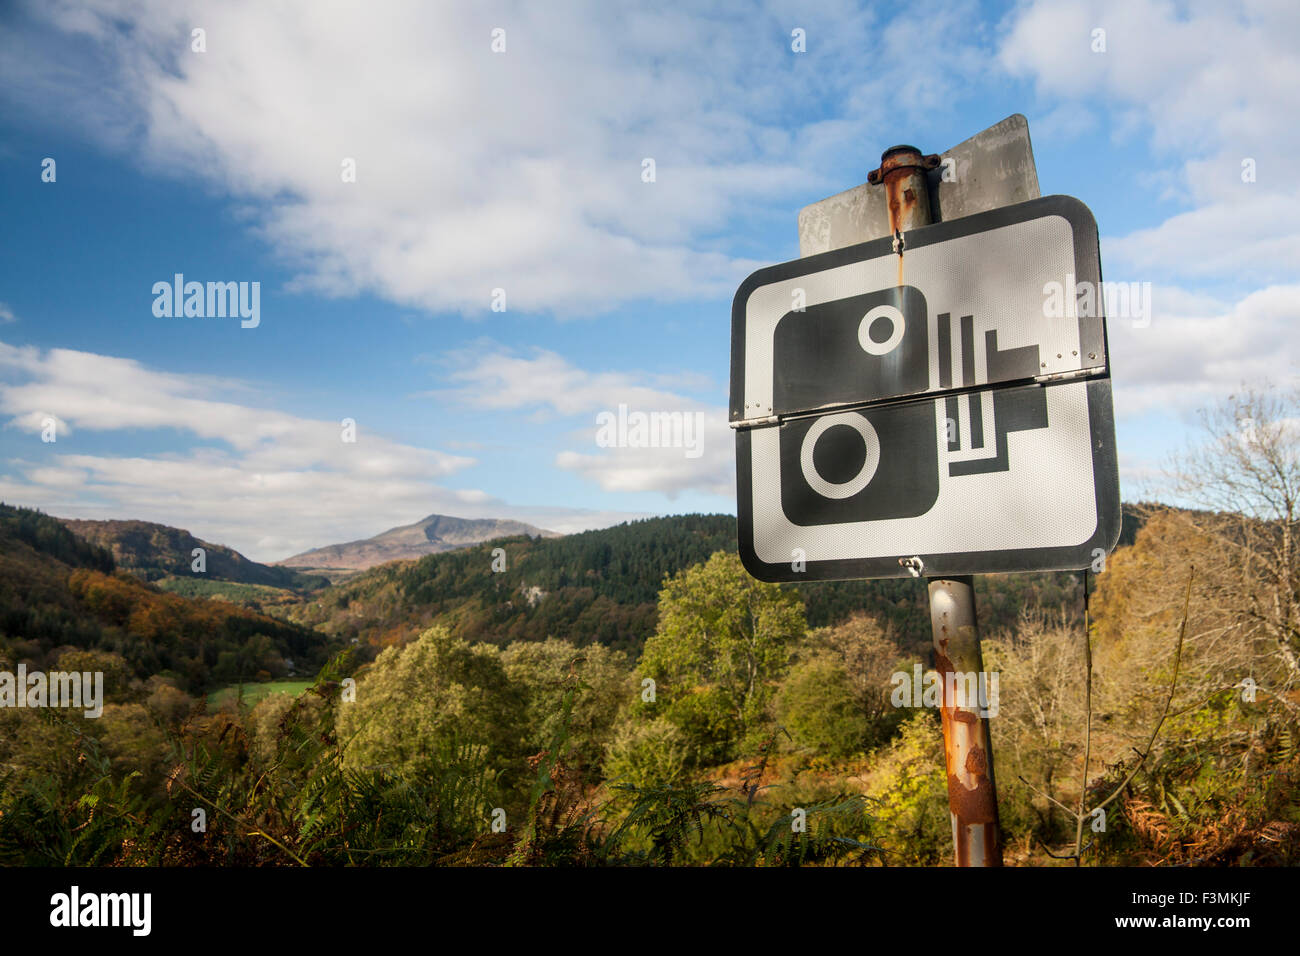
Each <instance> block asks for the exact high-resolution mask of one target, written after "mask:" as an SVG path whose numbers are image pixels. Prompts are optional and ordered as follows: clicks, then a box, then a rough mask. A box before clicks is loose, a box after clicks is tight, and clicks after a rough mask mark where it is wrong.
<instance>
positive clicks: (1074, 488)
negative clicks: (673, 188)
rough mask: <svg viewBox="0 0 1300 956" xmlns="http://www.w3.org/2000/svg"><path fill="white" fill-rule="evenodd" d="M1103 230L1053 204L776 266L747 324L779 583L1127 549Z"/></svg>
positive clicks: (736, 315)
mask: <svg viewBox="0 0 1300 956" xmlns="http://www.w3.org/2000/svg"><path fill="white" fill-rule="evenodd" d="M1103 298H1104V290H1103V288H1102V287H1101V284H1100V265H1099V261H1098V253H1097V227H1096V223H1095V222H1094V221H1093V218H1092V215H1091V213H1089V211H1088V209H1087V208H1086V207H1085V206H1084V205H1083V204H1082V203H1080V202H1078V201H1077V200H1074V199H1070V198H1068V197H1064V196H1049V197H1047V198H1044V199H1036V200H1032V201H1030V202H1026V203H1021V204H1019V205H1016V206H1009V207H1005V208H1002V209H997V210H994V211H992V212H988V213H981V214H978V215H975V216H968V217H966V218H963V219H959V220H954V221H952V222H946V223H938V224H935V225H932V226H926V227H924V228H921V229H917V230H914V231H912V232H910V233H907V234H905V235H904V236H903V253H902V255H899V254H898V253H897V252H896V251H895V249H894V246H893V241H892V239H882V240H878V241H874V242H868V243H863V244H861V245H857V246H850V247H848V248H844V249H839V250H835V251H833V252H828V253H825V254H822V255H817V256H812V257H809V258H806V259H799V260H796V261H794V262H790V263H785V264H783V265H779V266H773V267H771V268H767V269H763V270H760V271H759V272H756V273H755V274H754V275H752V276H750V278H749V279H747V280H746V281H745V283H744V284H743V285H742V286H741V288H740V291H739V292H738V293H737V294H736V299H735V304H734V306H733V311H732V369H731V375H732V379H731V422H732V425H733V426H734V427H735V428H736V429H737V433H736V456H737V461H736V464H737V467H736V473H737V509H738V515H739V519H740V520H739V527H740V553H741V557H742V559H743V560H744V562H745V566H746V567H747V568H748V569H749V571H750V573H751V574H753V575H754V576H755V577H758V578H760V579H763V580H769V581H797V580H806V579H810V578H811V579H829V578H865V577H899V576H906V575H908V574H924V575H926V576H940V575H954V574H972V573H980V572H993V571H1029V570H1049V569H1079V568H1084V567H1088V566H1089V565H1091V564H1093V563H1094V562H1095V561H1096V560H1097V559H1098V558H1099V557H1100V556H1101V555H1104V554H1105V553H1107V552H1108V551H1110V550H1111V549H1112V548H1113V547H1114V546H1115V543H1116V541H1117V540H1118V537H1119V524H1120V517H1119V484H1118V478H1117V471H1116V461H1115V439H1114V422H1113V416H1112V411H1111V399H1110V380H1109V368H1108V365H1107V355H1106V335H1105V321H1104V318H1103V302H1102V299H1103Z"/></svg>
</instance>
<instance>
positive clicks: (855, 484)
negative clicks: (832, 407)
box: [799, 412, 880, 499]
mask: <svg viewBox="0 0 1300 956" xmlns="http://www.w3.org/2000/svg"><path fill="white" fill-rule="evenodd" d="M836 425H848V426H849V427H850V428H852V429H853V430H854V431H856V432H857V433H858V434H859V435H861V436H862V444H863V445H864V446H866V456H865V460H864V461H863V462H862V469H861V470H860V471H859V472H858V473H857V475H856V476H854V477H853V478H850V479H849V480H848V481H840V482H833V481H827V480H826V479H825V478H823V477H822V476H821V474H820V473H818V471H817V464H816V462H814V461H813V452H814V450H815V449H816V447H817V439H819V438H821V436H822V435H824V434H825V433H826V431H827V430H828V429H830V428H833V427H835V426H836ZM799 466H800V468H801V470H802V471H803V477H804V481H806V482H808V487H809V488H811V489H812V490H813V491H815V492H817V494H819V495H821V496H822V497H823V498H835V499H840V498H851V497H853V496H854V495H856V494H857V493H858V492H859V491H861V490H862V489H863V488H865V487H867V485H868V484H870V483H871V479H872V478H874V477H875V474H876V468H878V467H879V466H880V436H878V435H877V434H876V429H875V428H874V427H872V424H871V422H869V421H867V418H866V416H865V415H862V414H859V413H858V412H844V413H843V414H841V415H827V416H825V417H824V418H819V419H817V421H816V422H814V423H813V426H812V427H811V428H809V429H808V433H807V434H806V435H804V436H803V445H802V447H800V449H799Z"/></svg>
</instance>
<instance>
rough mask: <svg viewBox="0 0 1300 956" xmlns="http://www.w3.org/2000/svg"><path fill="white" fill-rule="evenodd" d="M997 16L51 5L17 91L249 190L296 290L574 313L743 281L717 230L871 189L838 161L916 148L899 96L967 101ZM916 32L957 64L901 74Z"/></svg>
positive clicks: (22, 43) (249, 206)
mask: <svg viewBox="0 0 1300 956" xmlns="http://www.w3.org/2000/svg"><path fill="white" fill-rule="evenodd" d="M977 12H978V11H977V10H976V8H975V6H974V5H973V4H967V3H963V4H958V5H957V6H956V7H953V8H950V9H948V10H945V11H943V12H942V13H937V12H934V13H931V14H928V15H927V17H926V18H924V21H921V20H917V19H916V18H914V17H912V16H910V15H903V16H900V17H897V18H896V19H894V20H893V21H890V22H887V23H886V22H881V20H880V18H879V16H878V15H877V14H876V13H873V12H872V11H871V10H868V9H863V8H862V6H861V5H860V4H857V3H854V2H851V0H822V2H818V3H799V4H794V3H787V2H782V0H769V2H767V3H762V4H753V3H747V2H741V0H716V2H711V3H708V4H705V5H703V6H699V5H694V6H692V7H691V8H690V9H689V10H686V9H676V8H674V6H673V5H663V4H658V5H647V6H644V7H642V8H641V9H634V8H631V7H629V6H628V5H625V4H608V3H602V2H599V0H583V2H572V3H564V4H535V3H525V2H504V3H475V4H469V3H457V4H438V5H431V4H426V3H418V2H371V3H366V4H345V3H331V2H301V3H292V4H267V3H260V2H231V3H226V4H221V5H214V4H208V3H199V2H197V0H93V2H89V3H85V2H80V3H71V2H57V0H56V2H51V3H47V4H40V5H36V4H33V5H32V6H31V7H30V17H31V18H32V19H33V20H35V21H37V23H38V24H41V25H43V26H42V27H41V28H40V29H39V30H34V31H28V33H32V32H35V33H36V34H37V35H35V36H29V35H22V36H14V37H11V38H9V39H8V40H6V39H5V38H3V37H0V97H3V96H5V92H3V91H4V90H6V89H10V90H12V91H14V92H13V94H11V97H10V98H11V101H12V105H13V107H14V108H15V109H29V110H30V109H32V108H33V107H32V105H31V104H33V103H38V104H41V105H42V112H44V113H46V114H48V115H66V116H68V117H69V120H68V123H69V124H70V125H72V124H75V126H76V127H77V129H78V131H79V132H81V133H83V134H85V135H90V136H92V137H95V138H96V139H98V140H100V141H103V142H107V143H109V144H111V145H112V146H113V147H115V148H117V149H122V150H130V151H131V152H132V153H133V154H134V157H135V158H136V160H137V161H138V162H141V163H142V164H144V165H146V166H149V167H151V168H153V169H154V170H156V171H163V172H171V173H173V174H175V175H178V176H182V177H190V176H198V177H201V178H202V179H203V180H206V181H208V182H210V183H212V184H214V185H216V186H217V188H219V189H221V190H223V191H224V192H226V193H228V194H229V195H231V196H233V197H236V198H238V199H241V200H244V201H245V202H246V208H245V210H244V212H245V213H246V214H247V219H248V221H249V223H250V225H251V227H252V228H254V229H255V230H256V231H257V232H258V233H259V234H260V235H262V236H264V237H265V238H266V240H267V241H268V242H270V243H271V244H272V245H273V247H274V248H275V249H276V250H277V252H278V253H280V254H281V255H283V256H284V257H285V259H286V260H288V261H289V262H290V263H292V264H293V265H294V266H295V267H296V268H297V269H298V277H297V279H296V281H295V283H294V284H293V286H294V288H301V289H312V290H316V291H319V292H323V293H327V294H337V295H352V294H356V293H359V292H373V293H376V294H378V295H380V296H382V297H385V298H387V299H389V300H391V301H394V302H398V303H401V304H405V305H410V306H415V307H420V308H425V309H430V310H457V311H463V312H464V313H466V314H469V315H481V316H484V317H490V316H491V313H490V311H488V307H489V301H490V295H491V291H492V290H493V289H495V288H504V289H505V290H506V292H507V301H508V305H509V307H510V308H511V309H512V310H533V309H542V310H550V311H552V312H554V313H555V314H556V315H557V316H559V317H569V316H572V315H577V314H584V313H594V312H599V311H603V310H606V309H608V308H611V307H613V306H615V305H617V304H618V303H620V302H623V301H628V300H645V299H650V300H666V299H691V298H698V297H701V296H706V297H726V296H729V295H730V294H731V293H732V292H733V291H734V289H735V286H736V284H737V283H738V282H739V280H740V279H742V278H743V277H744V275H746V274H747V273H749V272H751V271H753V269H755V268H757V267H758V266H759V265H761V264H762V263H758V262H754V261H749V260H748V259H745V258H743V257H738V256H736V255H735V253H734V252H733V251H729V250H728V249H727V248H726V246H725V245H723V244H720V243H719V242H718V237H719V236H720V235H723V234H725V230H726V228H727V227H728V226H729V225H731V224H732V223H733V220H734V219H736V218H742V219H744V218H746V217H752V216H754V215H760V216H761V215H767V214H768V213H769V212H770V211H771V210H773V209H777V208H783V209H784V210H786V212H785V213H783V214H784V215H787V216H788V215H789V211H790V210H792V209H793V208H794V207H795V206H796V205H798V204H800V203H801V202H803V201H807V198H808V197H809V196H810V195H814V196H815V195H817V194H818V193H821V194H823V195H824V194H828V193H831V192H835V191H838V190H839V189H842V188H844V187H845V186H846V185H850V183H844V182H830V181H826V180H825V179H824V178H823V177H825V176H826V174H827V172H828V171H829V170H830V168H831V166H832V164H833V163H836V164H842V163H843V157H844V156H845V155H858V154H859V153H860V151H861V149H862V148H863V143H864V142H865V143H872V142H874V143H876V144H877V146H878V147H883V146H885V145H889V143H891V142H893V140H894V137H896V136H897V135H898V133H897V132H889V131H885V130H882V129H881V124H880V120H882V119H884V118H893V119H894V120H895V121H896V117H894V116H893V113H894V108H893V106H892V105H891V104H892V103H893V102H895V100H894V99H893V98H894V97H897V98H898V100H899V101H904V102H907V103H909V104H910V105H911V106H913V107H915V108H918V109H920V108H925V109H935V110H952V109H953V108H954V103H955V102H956V100H957V99H958V98H959V95H960V90H961V89H962V81H963V78H964V77H967V76H970V75H973V74H974V75H977V74H978V73H980V72H982V71H985V70H986V69H987V60H986V58H985V57H984V56H982V55H981V54H980V53H979V51H978V50H976V49H975V48H974V47H972V45H971V36H972V35H971V25H972V23H973V22H975V19H976V16H977ZM200 24H201V25H202V27H203V28H204V29H205V30H206V46H207V51H206V52H205V53H194V52H191V51H190V31H191V29H192V28H193V27H195V26H196V25H200ZM795 26H798V27H800V28H802V29H805V30H806V34H807V43H808V52H807V53H805V54H795V53H793V52H792V51H791V49H790V42H791V41H790V32H791V29H792V28H793V27H795ZM495 27H501V28H504V29H505V31H506V52H504V53H493V52H492V50H491V48H490V40H491V37H490V31H491V30H492V29H493V28H495ZM918 45H924V46H925V47H926V49H927V55H928V56H929V57H931V58H933V59H934V60H936V61H940V60H941V61H942V62H943V64H944V68H943V69H935V70H913V69H907V70H905V69H902V67H904V66H905V65H907V64H909V63H910V62H911V60H912V59H913V58H914V56H915V51H916V49H917V48H918ZM846 66H848V67H849V68H847V69H846V68H845V67H846ZM19 92H21V94H22V95H17V94H18V93H19ZM105 117H111V119H106V118H105ZM646 157H651V158H653V159H654V160H655V162H656V176H657V178H656V181H655V182H654V183H653V184H647V183H644V182H642V178H641V174H642V160H643V159H644V158H646ZM344 158H352V159H355V161H356V169H357V181H356V182H355V183H343V182H342V181H341V177H340V172H341V167H340V164H341V162H342V161H343V160H344ZM867 161H869V158H868V160H867ZM791 228H793V225H791ZM732 248H733V249H734V244H733V246H732Z"/></svg>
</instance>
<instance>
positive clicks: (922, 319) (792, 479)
mask: <svg viewBox="0 0 1300 956" xmlns="http://www.w3.org/2000/svg"><path fill="white" fill-rule="evenodd" d="M773 345H774V348H775V354H776V355H778V356H780V357H781V361H780V363H779V364H778V367H777V372H776V375H775V380H774V383H773V384H774V389H773V397H774V399H775V401H776V402H777V404H778V406H779V407H781V408H804V409H812V408H817V407H818V406H826V405H833V404H836V403H839V402H842V401H844V400H845V396H852V398H853V400H857V401H862V400H872V399H876V398H890V397H895V396H906V395H909V394H915V393H921V392H924V391H926V389H927V388H928V387H929V352H930V343H929V330H928V327H927V317H926V305H925V297H924V296H923V295H922V294H921V292H920V290H919V289H916V288H913V287H911V286H900V287H898V288H894V289H885V290H881V291H879V292H873V293H868V294H866V295H857V296H851V297H849V298H846V299H837V300H835V301H832V302H825V303H822V304H820V305H815V306H810V307H809V308H808V309H807V311H806V312H804V313H801V314H797V313H791V314H789V315H787V316H784V317H783V318H782V319H781V321H780V322H778V323H777V327H776V331H775V333H774V342H773ZM937 439H938V436H937V431H936V424H935V407H934V400H933V399H928V400H927V399H919V400H917V401H913V402H906V403H903V404H898V405H888V406H881V407H875V408H866V409H862V410H860V411H849V412H842V413H838V414H830V415H823V416H820V417H812V418H807V419H796V420H794V421H791V422H788V423H787V424H785V425H784V426H783V427H782V428H781V436H780V442H781V504H782V507H783V509H784V511H785V514H786V517H787V518H788V519H789V520H790V521H791V523H793V524H796V525H805V526H807V525H820V524H841V523H845V522H853V521H878V520H884V519H888V518H911V517H916V516H917V515H922V514H924V513H925V512H927V511H929V510H930V509H931V508H932V507H933V506H934V503H935V501H936V500H937V499H938V497H939V451H938V440H937Z"/></svg>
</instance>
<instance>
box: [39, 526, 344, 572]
mask: <svg viewBox="0 0 1300 956" xmlns="http://www.w3.org/2000/svg"><path fill="white" fill-rule="evenodd" d="M58 520H60V521H62V522H63V524H64V526H65V527H67V528H68V530H69V531H71V532H72V533H73V534H75V535H77V536H78V537H80V538H82V539H84V540H86V541H88V542H90V543H91V544H93V545H97V546H98V547H101V548H103V549H104V550H105V551H107V552H108V553H109V554H111V555H112V556H113V562H114V564H115V565H116V566H117V567H118V568H120V569H121V570H123V571H129V572H131V573H132V574H134V575H136V577H139V578H143V579H144V580H146V581H158V580H160V579H162V578H166V577H168V576H175V577H179V578H191V577H194V578H198V577H200V575H198V574H196V573H195V572H194V571H193V570H192V562H193V560H194V558H193V554H194V549H195V548H202V549H203V550H204V552H205V554H204V561H205V563H206V570H205V571H204V572H203V574H202V578H201V579H202V580H208V581H235V582H238V583H240V584H260V585H265V586H267V587H273V588H298V587H310V586H313V585H314V586H319V585H321V584H324V583H325V582H324V581H322V580H318V579H309V578H306V577H305V576H304V575H302V574H301V573H299V572H297V571H294V570H291V569H289V568H278V567H272V566H271V565H268V564H259V563H258V562H256V561H252V560H250V559H248V558H246V557H244V556H243V555H242V554H240V553H239V552H238V551H236V550H234V549H233V548H227V547H225V546H224V545H220V544H212V543H211V542H210V541H204V540H203V539H202V538H196V537H194V535H192V534H190V533H189V532H188V531H184V530H182V529H180V528H172V527H169V526H168V525H164V524H154V523H153V522H151V521H82V520H78V519H74V518H61V519H58Z"/></svg>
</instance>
